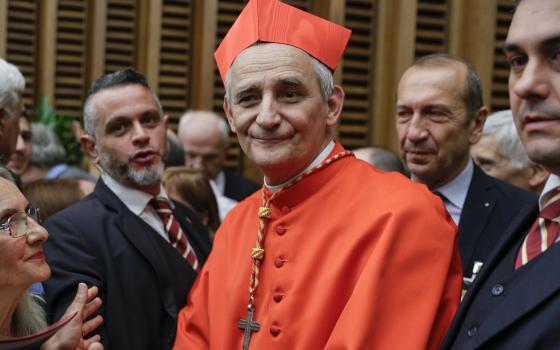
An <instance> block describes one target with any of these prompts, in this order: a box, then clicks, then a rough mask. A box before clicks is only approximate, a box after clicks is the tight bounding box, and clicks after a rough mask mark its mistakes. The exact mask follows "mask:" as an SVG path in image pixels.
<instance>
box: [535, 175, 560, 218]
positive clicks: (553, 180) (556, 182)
mask: <svg viewBox="0 0 560 350" xmlns="http://www.w3.org/2000/svg"><path fill="white" fill-rule="evenodd" d="M559 186H560V176H558V175H555V174H550V175H549V176H548V180H546V183H545V184H544V188H543V191H542V193H541V195H540V197H539V209H540V210H542V208H543V205H544V203H545V202H546V199H548V198H547V197H548V193H549V192H550V191H552V190H553V189H555V188H556V187H559Z"/></svg>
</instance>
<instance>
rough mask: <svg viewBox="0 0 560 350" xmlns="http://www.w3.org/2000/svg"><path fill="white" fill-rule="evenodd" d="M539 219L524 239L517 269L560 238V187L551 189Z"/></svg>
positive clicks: (518, 256)
mask: <svg viewBox="0 0 560 350" xmlns="http://www.w3.org/2000/svg"><path fill="white" fill-rule="evenodd" d="M547 198H548V199H547V200H546V202H545V205H544V206H543V209H542V210H541V212H540V213H539V216H538V217H537V220H536V221H535V223H534V224H533V226H532V227H531V229H530V230H529V233H528V234H527V236H526V237H525V239H524V240H523V244H522V245H521V248H519V252H518V253H517V259H516V260H515V269H516V270H517V269H519V268H520V267H521V266H523V265H525V264H527V263H528V262H529V261H531V260H532V259H534V258H535V257H536V256H538V255H539V254H541V253H542V252H544V251H545V250H547V249H548V248H550V246H551V245H552V244H554V242H556V239H557V238H558V222H560V187H557V188H555V189H553V190H552V191H550V193H549V194H548V195H547Z"/></svg>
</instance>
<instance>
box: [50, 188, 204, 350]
mask: <svg viewBox="0 0 560 350" xmlns="http://www.w3.org/2000/svg"><path fill="white" fill-rule="evenodd" d="M174 214H175V217H176V218H177V219H178V221H179V223H180V225H181V227H182V228H183V229H184V231H185V232H186V233H187V237H188V240H189V242H190V244H191V245H192V247H193V249H194V250H195V252H196V255H197V257H198V259H200V263H201V264H202V263H203V262H204V261H205V260H206V258H207V256H208V254H209V251H210V238H209V236H208V233H207V232H206V230H205V229H204V227H203V226H202V224H201V223H200V221H199V220H198V219H197V217H196V216H195V215H194V214H193V212H191V211H190V210H189V209H187V208H185V207H184V206H181V205H179V204H177V203H175V208H174ZM45 227H46V228H47V229H48V231H49V234H50V238H49V240H48V241H47V242H46V244H45V255H46V258H47V261H48V263H49V265H50V266H51V269H52V276H51V278H50V279H49V280H48V281H46V282H45V284H44V285H45V293H46V298H47V305H48V313H49V317H50V320H51V321H52V320H53V319H54V320H56V319H59V318H60V317H61V315H62V314H63V313H64V311H65V309H66V307H67V306H68V305H69V303H70V302H71V301H72V299H73V297H74V295H75V292H76V287H77V285H78V282H85V283H87V284H88V285H89V286H92V285H95V286H98V287H99V291H100V292H99V296H100V297H101V299H102V300H103V307H102V309H101V310H100V313H101V314H102V315H103V317H104V324H103V325H102V326H101V327H100V329H98V330H97V331H95V333H98V332H99V334H100V335H101V337H102V342H103V344H104V345H105V349H109V350H111V349H117V350H121V349H122V350H126V349H134V350H138V349H146V350H148V349H149V350H153V349H168V348H171V346H172V344H173V341H174V337H175V332H176V321H177V313H178V310H179V309H181V308H182V307H183V306H184V305H185V304H186V301H187V293H188V292H189V289H190V287H191V285H192V284H193V282H194V280H195V278H196V277H197V274H196V272H195V271H194V270H192V268H191V267H190V266H189V265H188V264H187V263H186V261H185V259H183V258H182V257H181V256H180V254H179V253H178V252H177V251H176V250H175V249H174V248H173V247H172V246H171V244H169V243H168V242H167V241H165V240H164V239H163V238H162V237H161V236H160V235H159V234H158V233H157V232H155V230H153V229H152V227H151V226H149V225H148V224H146V223H145V222H144V221H143V220H142V219H141V218H139V217H138V216H136V215H135V214H133V213H132V212H131V211H130V210H129V209H128V208H127V207H126V206H125V204H124V203H123V202H122V201H121V200H120V199H119V198H118V197H117V196H116V195H115V194H114V193H113V192H112V191H111V190H110V189H109V188H108V187H107V186H106V185H105V183H104V182H103V181H102V180H99V181H98V182H97V185H96V187H95V190H94V192H93V193H92V194H90V195H89V196H87V197H86V198H85V199H84V200H82V201H80V202H78V203H77V204H75V205H73V206H71V207H69V208H67V209H65V210H63V211H61V212H59V213H58V214H56V215H54V216H53V217H51V218H50V219H49V220H48V221H47V222H46V223H45Z"/></svg>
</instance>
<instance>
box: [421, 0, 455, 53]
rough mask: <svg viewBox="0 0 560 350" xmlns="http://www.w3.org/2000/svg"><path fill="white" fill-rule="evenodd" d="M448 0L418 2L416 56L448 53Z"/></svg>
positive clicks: (423, 0) (422, 0)
mask: <svg viewBox="0 0 560 350" xmlns="http://www.w3.org/2000/svg"><path fill="white" fill-rule="evenodd" d="M448 13H449V4H448V0H418V8H417V14H416V46H415V56H416V57H421V56H425V55H428V54H432V53H439V52H447V46H448V21H447V18H448V17H447V14H448Z"/></svg>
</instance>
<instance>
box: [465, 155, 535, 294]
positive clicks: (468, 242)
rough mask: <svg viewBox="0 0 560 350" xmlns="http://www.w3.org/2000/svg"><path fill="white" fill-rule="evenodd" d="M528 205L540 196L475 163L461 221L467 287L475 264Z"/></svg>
mask: <svg viewBox="0 0 560 350" xmlns="http://www.w3.org/2000/svg"><path fill="white" fill-rule="evenodd" d="M526 204H533V205H536V204H537V197H536V196H535V195H534V194H532V193H530V192H528V191H525V190H522V189H520V188H518V187H515V186H512V185H510V184H508V183H506V182H503V181H501V180H498V179H496V178H494V177H491V176H488V175H486V174H485V173H484V172H483V171H482V170H481V169H480V168H479V167H478V166H476V165H475V166H474V171H473V176H472V180H471V184H470V186H469V190H468V192H467V197H466V198H465V203H464V205H463V211H462V212H461V218H460V220H459V239H458V242H459V251H460V252H461V262H462V263H463V276H465V283H464V287H466V288H469V286H470V283H469V280H470V279H473V268H474V263H475V262H482V263H485V262H486V261H487V258H488V255H489V254H490V253H491V251H492V250H493V248H494V246H495V245H496V243H497V242H498V241H499V239H500V237H501V236H502V235H503V233H504V229H505V228H506V227H507V226H508V225H509V224H510V223H511V221H512V220H513V219H514V218H515V217H516V216H517V214H518V213H519V211H520V210H521V208H522V207H523V206H525V205H526ZM475 277H476V276H475ZM471 283H472V282H471Z"/></svg>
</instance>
